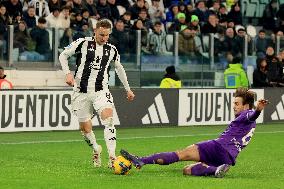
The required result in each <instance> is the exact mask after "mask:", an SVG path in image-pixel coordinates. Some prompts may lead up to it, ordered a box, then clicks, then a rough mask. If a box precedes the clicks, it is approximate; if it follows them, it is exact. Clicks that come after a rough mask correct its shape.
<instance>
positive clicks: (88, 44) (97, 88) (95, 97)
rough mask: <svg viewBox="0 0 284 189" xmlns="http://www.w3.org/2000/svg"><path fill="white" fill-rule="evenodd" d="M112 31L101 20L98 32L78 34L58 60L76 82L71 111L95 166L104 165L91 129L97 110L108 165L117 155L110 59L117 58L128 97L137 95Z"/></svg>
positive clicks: (97, 28)
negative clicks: (73, 68)
mask: <svg viewBox="0 0 284 189" xmlns="http://www.w3.org/2000/svg"><path fill="white" fill-rule="evenodd" d="M110 33H111V24H110V22H109V21H108V20H100V21H98V22H97V24H96V30H95V36H94V37H86V38H79V39H77V40H76V41H74V42H72V43H71V44H70V45H69V46H67V47H65V50H64V51H63V52H62V53H61V54H60V56H59V61H60V63H61V65H62V70H63V72H64V73H65V74H66V83H67V84H68V85H70V86H73V90H74V93H73V96H72V111H73V112H74V114H75V115H76V116H77V117H78V120H79V124H80V129H81V132H82V134H83V136H84V139H85V141H86V142H87V143H88V145H90V146H91V147H92V148H93V164H94V166H95V167H100V166H101V152H102V147H101V145H99V144H98V143H97V142H96V137H95V134H94V132H93V130H92V123H91V118H92V116H93V113H94V111H96V112H97V113H98V114H99V115H100V118H101V120H102V123H103V124H104V125H105V129H104V138H105V142H106V146H107V149H108V154H109V163H108V166H109V167H110V168H112V163H113V161H114V159H115V158H116V155H115V148H116V129H115V127H114V122H113V107H114V104H113V98H112V95H111V93H110V91H109V88H108V78H109V77H108V76H109V75H108V72H109V65H110V63H112V62H114V66H115V71H116V73H117V75H118V77H119V79H120V80H121V82H122V83H123V86H124V88H125V90H126V93H127V99H128V100H129V101H132V100H133V99H134V96H135V95H134V93H133V92H132V91H131V89H130V87H129V84H128V81H127V76H126V73H125V70H124V68H123V66H122V65H121V63H120V56H119V54H118V52H117V49H116V47H115V46H113V45H111V44H109V43H107V41H108V39H109V35H110ZM72 55H76V56H77V59H76V65H77V69H76V71H75V75H74V77H73V75H72V74H71V73H70V70H69V66H68V58H69V57H71V56H72Z"/></svg>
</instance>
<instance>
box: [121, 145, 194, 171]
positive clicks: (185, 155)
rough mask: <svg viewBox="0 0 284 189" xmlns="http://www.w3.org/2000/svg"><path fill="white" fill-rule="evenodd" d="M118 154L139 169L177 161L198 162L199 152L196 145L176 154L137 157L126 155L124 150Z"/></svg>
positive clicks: (165, 153)
mask: <svg viewBox="0 0 284 189" xmlns="http://www.w3.org/2000/svg"><path fill="white" fill-rule="evenodd" d="M120 153H121V155H122V156H123V157H125V158H126V159H128V160H130V161H131V162H132V163H133V164H134V166H135V167H137V168H141V167H142V166H143V165H146V164H159V165H169V164H172V163H175V162H178V161H199V151H198V146H196V145H191V146H189V147H187V148H185V149H183V150H179V151H176V152H162V153H156V154H153V155H150V156H146V157H137V156H135V155H132V154H130V153H128V152H127V151H126V150H121V151H120Z"/></svg>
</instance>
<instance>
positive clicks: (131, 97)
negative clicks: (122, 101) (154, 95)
mask: <svg viewBox="0 0 284 189" xmlns="http://www.w3.org/2000/svg"><path fill="white" fill-rule="evenodd" d="M134 97H135V95H134V93H133V92H132V91H131V90H129V91H127V100H128V101H132V100H134Z"/></svg>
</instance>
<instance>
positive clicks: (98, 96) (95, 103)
mask: <svg viewBox="0 0 284 189" xmlns="http://www.w3.org/2000/svg"><path fill="white" fill-rule="evenodd" d="M71 105H72V111H73V113H74V114H75V115H76V116H77V117H78V120H79V122H86V121H88V120H90V119H92V117H93V115H94V113H95V111H96V112H97V113H98V114H99V115H100V114H101V112H102V110H103V109H105V108H113V107H114V104H113V97H112V95H111V93H110V92H109V90H104V91H99V92H93V93H79V92H74V93H73V95H72V101H71Z"/></svg>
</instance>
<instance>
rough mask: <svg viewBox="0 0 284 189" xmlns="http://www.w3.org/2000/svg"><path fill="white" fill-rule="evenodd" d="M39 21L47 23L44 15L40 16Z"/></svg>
mask: <svg viewBox="0 0 284 189" xmlns="http://www.w3.org/2000/svg"><path fill="white" fill-rule="evenodd" d="M37 22H38V23H41V24H45V23H46V19H45V18H44V17H40V18H39V19H38V21H37Z"/></svg>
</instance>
